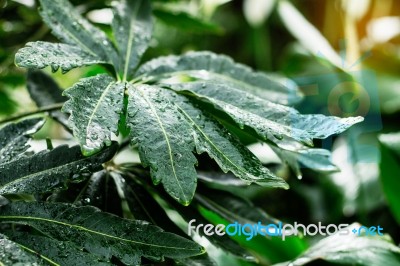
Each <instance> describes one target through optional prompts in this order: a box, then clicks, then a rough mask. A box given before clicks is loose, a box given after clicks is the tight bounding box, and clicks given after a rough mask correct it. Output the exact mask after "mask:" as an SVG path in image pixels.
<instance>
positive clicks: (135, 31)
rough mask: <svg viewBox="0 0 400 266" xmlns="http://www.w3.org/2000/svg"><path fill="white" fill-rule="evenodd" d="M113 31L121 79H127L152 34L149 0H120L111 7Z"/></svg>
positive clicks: (130, 75)
mask: <svg viewBox="0 0 400 266" xmlns="http://www.w3.org/2000/svg"><path fill="white" fill-rule="evenodd" d="M113 13H114V19H113V21H112V28H113V33H114V36H115V39H116V42H117V44H118V48H119V49H118V50H119V58H120V60H119V62H120V64H119V66H118V68H119V69H118V72H119V73H122V80H124V81H126V80H129V79H130V78H131V77H132V76H133V73H134V69H135V68H136V66H137V65H138V64H139V61H140V58H141V57H142V55H143V53H144V52H145V51H146V49H147V47H148V45H149V42H150V39H151V34H152V29H153V25H152V18H151V7H150V0H122V1H119V2H118V3H116V4H115V5H114V7H113Z"/></svg>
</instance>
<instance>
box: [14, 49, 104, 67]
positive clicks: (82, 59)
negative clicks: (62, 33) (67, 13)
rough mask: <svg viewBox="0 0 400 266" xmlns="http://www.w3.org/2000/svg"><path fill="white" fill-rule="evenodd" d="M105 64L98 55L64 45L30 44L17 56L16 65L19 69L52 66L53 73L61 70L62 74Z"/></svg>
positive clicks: (19, 51)
mask: <svg viewBox="0 0 400 266" xmlns="http://www.w3.org/2000/svg"><path fill="white" fill-rule="evenodd" d="M104 63H106V62H105V61H104V60H103V59H101V58H100V57H98V56H97V55H93V54H89V53H87V52H84V51H83V50H81V49H80V48H78V47H76V46H72V45H68V44H62V43H49V42H28V43H27V44H26V46H25V47H24V48H21V49H20V50H18V52H17V54H16V55H15V64H16V65H17V66H19V67H26V68H34V69H41V68H45V67H47V66H50V67H51V69H52V71H53V72H56V71H57V70H58V69H59V68H61V71H62V73H66V72H68V71H69V70H71V69H73V68H77V67H81V66H88V65H93V64H104Z"/></svg>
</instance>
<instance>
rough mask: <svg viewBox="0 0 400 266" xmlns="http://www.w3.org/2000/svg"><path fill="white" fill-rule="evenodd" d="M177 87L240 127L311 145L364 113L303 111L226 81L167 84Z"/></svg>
mask: <svg viewBox="0 0 400 266" xmlns="http://www.w3.org/2000/svg"><path fill="white" fill-rule="evenodd" d="M167 86H168V87H171V88H172V89H175V90H177V91H190V92H192V93H193V94H194V95H195V96H196V97H198V98H200V99H203V100H204V99H205V100H207V101H209V102H211V103H213V104H214V105H215V106H217V107H219V108H220V109H222V110H223V111H224V112H226V113H227V114H228V115H229V116H230V117H231V118H232V119H233V120H234V121H235V122H236V123H237V124H238V125H239V126H240V127H243V126H244V125H246V126H248V127H250V128H253V129H254V130H255V131H256V133H257V134H258V135H259V136H260V137H262V138H263V139H269V140H271V141H273V142H278V141H279V139H281V138H282V137H283V136H287V137H289V138H293V139H295V140H297V141H300V142H304V143H306V144H308V145H312V139H314V138H318V139H324V138H327V137H328V136H330V135H332V134H338V133H341V132H343V131H344V130H346V129H348V128H349V127H350V126H352V125H353V124H355V123H359V122H361V121H363V118H362V117H349V118H338V117H334V116H324V115H320V114H318V115H302V114H300V113H299V112H298V111H297V110H295V109H293V108H291V107H287V106H283V105H279V104H275V103H272V102H269V101H266V100H263V99H261V98H259V97H257V96H253V95H251V94H249V93H247V92H244V91H241V90H237V89H234V88H232V87H230V86H229V85H226V84H214V83H212V82H190V83H182V84H170V85H167Z"/></svg>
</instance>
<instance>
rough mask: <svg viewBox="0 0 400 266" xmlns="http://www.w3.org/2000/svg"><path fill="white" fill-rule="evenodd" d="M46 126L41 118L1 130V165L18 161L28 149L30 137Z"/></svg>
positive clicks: (27, 120) (11, 125) (10, 125)
mask: <svg viewBox="0 0 400 266" xmlns="http://www.w3.org/2000/svg"><path fill="white" fill-rule="evenodd" d="M43 124H44V120H43V119H40V118H33V119H26V120H23V121H21V122H18V123H15V124H9V125H7V126H5V127H3V128H2V129H0V164H2V163H6V162H8V161H11V160H15V159H17V158H18V157H19V156H20V155H21V154H23V153H24V152H25V151H26V150H27V149H28V148H29V145H27V143H28V141H29V139H30V138H29V135H32V134H33V133H36V132H37V131H38V130H39V129H40V128H41V127H42V126H43Z"/></svg>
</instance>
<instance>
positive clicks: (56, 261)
mask: <svg viewBox="0 0 400 266" xmlns="http://www.w3.org/2000/svg"><path fill="white" fill-rule="evenodd" d="M8 235H10V238H11V239H12V240H13V241H15V242H16V243H18V245H22V246H23V247H24V248H25V249H27V250H29V252H32V253H33V255H34V256H35V257H37V254H40V257H41V258H43V261H46V262H47V263H48V264H50V265H87V266H90V265H101V266H105V265H113V264H111V263H107V262H104V261H101V259H100V257H99V256H96V255H94V254H91V253H88V252H85V251H82V250H80V249H79V248H78V247H76V246H75V245H74V244H72V243H71V242H69V241H57V240H54V239H51V238H49V237H45V236H40V235H30V234H27V233H23V232H16V231H13V232H8ZM43 264H45V263H43V262H42V264H41V265H43ZM29 265H31V264H29Z"/></svg>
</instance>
